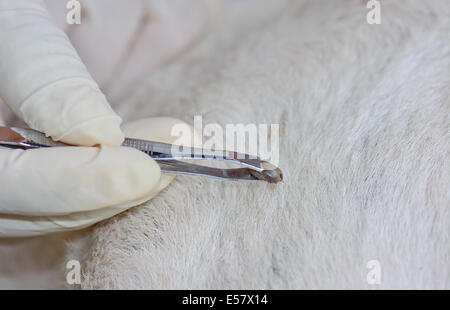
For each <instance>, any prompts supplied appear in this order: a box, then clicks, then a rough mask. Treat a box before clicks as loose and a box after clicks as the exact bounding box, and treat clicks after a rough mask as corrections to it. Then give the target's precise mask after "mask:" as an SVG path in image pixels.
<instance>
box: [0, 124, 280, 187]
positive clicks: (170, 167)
mask: <svg viewBox="0 0 450 310" xmlns="http://www.w3.org/2000/svg"><path fill="white" fill-rule="evenodd" d="M0 129H2V131H1V132H0V140H2V141H0V144H2V145H3V146H6V147H11V148H23V149H29V148H39V147H53V146H67V144H65V143H61V142H55V141H53V140H52V139H51V138H49V137H46V136H45V134H43V133H41V132H39V131H36V130H33V129H30V128H8V127H0ZM17 134H19V135H17ZM122 146H125V147H132V148H135V149H137V150H140V151H142V152H144V153H146V154H148V155H149V156H151V157H152V158H153V159H154V160H156V161H157V162H158V164H159V166H160V168H161V172H164V173H169V174H181V175H198V176H207V177H212V178H217V179H225V180H238V181H252V180H264V181H267V182H269V183H277V182H280V181H281V180H282V173H281V171H280V170H279V169H278V168H276V169H275V168H274V167H271V168H268V170H266V169H267V167H265V166H266V164H267V163H266V162H262V161H261V160H260V159H259V158H250V155H247V154H241V153H237V152H230V151H220V152H210V153H205V151H204V150H202V149H198V148H190V147H184V148H183V147H181V146H178V145H172V144H168V143H162V142H154V141H146V140H140V139H134V138H125V140H124V142H123V144H122ZM175 159H182V160H183V159H184V160H185V159H212V160H225V161H232V162H235V163H238V164H240V165H243V166H245V167H247V168H237V169H219V168H213V167H207V166H201V165H196V164H192V163H185V162H181V161H178V160H175ZM263 163H264V165H263Z"/></svg>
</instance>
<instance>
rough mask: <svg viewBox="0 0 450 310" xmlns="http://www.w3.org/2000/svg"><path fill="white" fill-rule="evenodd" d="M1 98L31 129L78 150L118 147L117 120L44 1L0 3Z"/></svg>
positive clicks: (14, 0)
mask: <svg viewBox="0 0 450 310" xmlns="http://www.w3.org/2000/svg"><path fill="white" fill-rule="evenodd" d="M0 59H2V61H1V62H0V79H1V83H0V94H1V96H2V98H3V100H4V101H5V103H6V104H8V105H9V106H10V107H11V109H12V110H13V111H14V113H15V114H16V115H17V116H18V117H19V118H21V119H22V120H24V121H25V122H26V123H27V124H28V125H29V126H30V127H32V128H34V129H37V130H39V131H42V132H45V133H46V134H47V135H49V136H51V137H52V138H53V139H55V140H61V141H63V142H67V143H70V144H79V145H87V146H90V145H95V144H106V145H115V146H117V145H120V144H121V143H122V141H123V138H124V136H123V133H122V131H121V130H120V122H121V119H120V118H119V117H118V116H117V115H116V114H115V113H114V111H113V110H112V109H111V107H110V105H109V104H108V102H107V101H106V98H105V96H104V95H103V93H102V92H101V91H100V89H99V88H98V86H97V84H96V83H95V82H94V81H93V80H92V78H91V76H90V75H89V73H88V71H87V69H86V67H85V66H84V64H83V63H82V61H81V60H80V58H79V56H78V54H77V52H76V51H75V49H74V48H73V46H72V44H71V43H70V41H69V39H68V38H67V36H66V35H65V34H64V32H63V31H62V30H61V29H59V28H58V27H57V26H56V25H55V23H54V21H53V20H52V18H51V17H50V14H49V13H48V11H47V9H46V7H45V4H44V2H43V1H42V0H2V1H0Z"/></svg>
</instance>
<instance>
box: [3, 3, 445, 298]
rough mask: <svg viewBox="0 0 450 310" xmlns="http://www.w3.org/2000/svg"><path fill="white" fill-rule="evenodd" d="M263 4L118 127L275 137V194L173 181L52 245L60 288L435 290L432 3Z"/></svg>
mask: <svg viewBox="0 0 450 310" xmlns="http://www.w3.org/2000/svg"><path fill="white" fill-rule="evenodd" d="M264 1H265V2H264V3H265V4H266V5H262V1H253V2H257V3H253V2H252V1H250V2H248V3H247V4H245V5H243V7H242V8H241V9H240V11H239V12H237V13H236V12H234V15H233V16H229V17H226V18H224V19H223V21H222V23H223V24H220V25H218V28H217V29H215V30H212V31H213V32H212V33H211V34H210V35H209V36H208V37H207V38H206V39H205V40H204V41H203V42H202V43H201V44H199V45H198V46H197V47H196V48H195V49H194V50H193V51H191V52H190V53H189V54H187V55H185V56H184V57H183V58H182V59H179V60H178V61H176V62H175V63H173V64H172V65H171V66H168V67H166V68H164V69H162V70H160V71H159V72H157V73H155V74H154V75H153V76H151V77H150V78H149V79H148V80H147V81H146V83H145V85H143V86H142V87H141V88H140V89H139V90H137V91H136V92H134V94H133V95H132V96H130V97H129V98H128V99H127V105H123V106H121V107H118V112H119V113H120V115H121V116H122V117H123V118H124V119H125V120H127V119H136V118H138V117H140V116H141V115H170V116H172V117H176V118H179V119H183V120H184V121H186V122H187V123H190V124H192V122H193V118H194V115H198V114H200V115H202V116H203V122H204V123H205V124H206V123H218V124H220V125H222V126H225V125H226V124H236V123H244V124H248V123H256V124H260V123H265V124H273V123H278V124H280V139H279V141H280V168H281V170H282V171H283V172H284V182H283V183H281V184H278V185H268V184H265V183H258V184H254V183H252V184H250V183H248V184H242V183H232V182H227V183H223V182H220V181H211V180H207V179H201V178H193V177H177V178H176V179H175V180H174V181H173V182H172V183H171V185H170V186H169V187H168V188H167V189H166V190H164V191H163V192H162V193H161V194H160V195H158V196H157V197H155V198H154V199H153V200H151V201H150V202H148V203H145V204H143V205H141V206H139V207H136V208H133V209H131V210H129V211H127V212H125V213H122V214H121V215H119V216H116V217H114V218H112V219H110V220H107V221H105V222H102V223H100V224H98V225H96V226H95V227H94V228H93V229H91V230H89V231H84V232H82V233H77V234H73V235H71V236H70V237H67V238H65V240H66V243H65V246H66V247H67V250H66V252H65V259H64V261H68V260H71V259H77V260H79V261H80V262H81V266H82V272H83V280H82V283H81V285H79V286H77V287H76V288H83V289H92V288H114V289H122V288H123V289H125V288H146V289H333V288H335V289H377V288H380V289H420V288H422V289H433V288H435V289H448V288H450V280H449V279H450V277H449V274H450V269H449V268H450V267H449V266H450V264H449V261H450V251H449V244H450V236H449V227H448V223H449V219H450V213H449V212H450V211H449V208H448V205H449V200H450V197H449V191H448V184H449V181H450V176H449V169H448V167H449V160H448V158H449V156H448V155H449V138H450V137H449V118H448V115H449V112H450V101H449V97H450V90H449V87H448V85H450V74H449V59H450V47H449V45H450V44H449V41H448V33H450V23H449V20H448V15H446V12H449V9H450V8H449V3H448V1H437V0H436V1H426V2H424V1H415V0H410V1H402V2H401V3H400V2H398V1H383V2H382V4H381V23H380V24H368V23H367V21H366V15H367V13H368V9H367V8H366V2H365V1H347V0H333V1H315V0H303V1H297V0H296V1H276V2H275V1H270V0H264ZM11 255H12V254H11ZM60 270H65V269H64V266H63V265H61V267H60ZM375 272H378V275H375V276H374V277H372V276H373V275H374V273H375ZM61 278H62V279H64V278H63V277H61ZM66 287H68V288H73V286H66Z"/></svg>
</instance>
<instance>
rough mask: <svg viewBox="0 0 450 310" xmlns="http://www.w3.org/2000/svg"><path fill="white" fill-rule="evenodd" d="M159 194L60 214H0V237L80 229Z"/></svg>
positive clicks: (154, 193)
mask: <svg viewBox="0 0 450 310" xmlns="http://www.w3.org/2000/svg"><path fill="white" fill-rule="evenodd" d="M156 194H157V191H150V193H148V194H147V195H146V196H144V198H140V199H137V200H134V201H131V202H127V203H124V204H119V205H115V206H112V207H107V208H102V209H98V210H91V211H85V212H76V213H71V214H67V215H59V216H23V215H0V238H7V237H30V236H38V235H45V234H49V233H56V232H64V231H71V230H78V229H83V228H86V227H89V226H91V225H93V224H96V223H98V222H100V221H102V220H105V219H107V218H110V217H112V216H114V215H117V214H119V213H121V212H123V211H125V210H127V209H129V208H131V207H133V206H136V205H139V204H141V203H143V202H145V201H146V200H148V199H151V198H152V197H154V196H155V195H156Z"/></svg>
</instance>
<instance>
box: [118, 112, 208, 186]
mask: <svg viewBox="0 0 450 310" xmlns="http://www.w3.org/2000/svg"><path fill="white" fill-rule="evenodd" d="M180 129H181V130H183V135H180V132H179V131H180ZM122 130H123V132H124V133H125V134H126V136H127V137H131V138H136V139H144V140H150V141H157V142H164V143H170V144H172V143H175V144H178V145H185V146H192V147H200V145H195V144H194V142H197V141H201V140H200V138H198V136H197V138H194V137H196V133H195V132H194V130H193V128H192V127H191V126H190V125H188V124H187V123H185V122H183V121H181V120H179V119H176V118H171V117H152V118H145V119H140V120H136V121H131V122H126V123H124V124H123V125H122ZM174 178H175V176H174V175H170V174H162V175H161V178H160V180H159V182H158V185H157V187H155V189H154V190H155V191H157V192H159V191H161V190H163V189H164V188H165V187H167V186H168V185H169V184H170V182H171V181H172V180H173V179H174Z"/></svg>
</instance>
